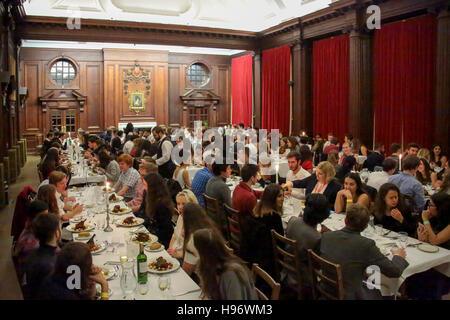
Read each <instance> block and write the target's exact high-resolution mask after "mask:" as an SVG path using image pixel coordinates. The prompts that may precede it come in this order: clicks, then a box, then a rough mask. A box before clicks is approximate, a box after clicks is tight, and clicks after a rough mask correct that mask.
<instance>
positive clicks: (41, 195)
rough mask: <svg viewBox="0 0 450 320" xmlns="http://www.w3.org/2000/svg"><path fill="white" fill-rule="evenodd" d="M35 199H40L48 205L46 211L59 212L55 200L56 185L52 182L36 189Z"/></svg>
mask: <svg viewBox="0 0 450 320" xmlns="http://www.w3.org/2000/svg"><path fill="white" fill-rule="evenodd" d="M36 199H37V200H41V201H43V202H45V203H46V204H47V205H48V212H49V213H54V214H59V208H58V201H57V200H56V187H55V186H54V185H52V184H45V185H43V186H41V187H40V188H39V190H38V194H37V198H36Z"/></svg>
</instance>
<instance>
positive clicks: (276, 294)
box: [252, 263, 281, 300]
mask: <svg viewBox="0 0 450 320" xmlns="http://www.w3.org/2000/svg"><path fill="white" fill-rule="evenodd" d="M252 273H253V277H254V279H255V283H256V279H257V277H260V278H261V279H263V280H264V282H265V283H267V285H268V286H269V287H270V288H271V289H272V293H271V295H270V300H279V298H280V290H281V286H280V284H279V283H278V282H276V281H275V280H274V279H273V278H272V277H271V276H270V275H269V274H268V273H267V272H265V271H264V270H263V269H261V268H260V267H259V266H258V264H257V263H254V264H253V266H252ZM255 289H256V293H257V294H258V297H259V300H269V298H267V296H266V295H265V294H264V293H263V292H262V291H261V290H259V289H258V288H255Z"/></svg>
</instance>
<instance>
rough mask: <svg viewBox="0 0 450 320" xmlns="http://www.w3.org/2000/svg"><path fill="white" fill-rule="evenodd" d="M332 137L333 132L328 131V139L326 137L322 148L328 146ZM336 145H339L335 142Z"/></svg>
mask: <svg viewBox="0 0 450 320" xmlns="http://www.w3.org/2000/svg"><path fill="white" fill-rule="evenodd" d="M333 138H334V133H332V132H330V133H329V134H328V139H327V141H326V142H325V143H324V144H323V148H324V149H325V148H326V147H328V146H329V145H331V144H332V143H331V141H332V140H333ZM336 146H338V147H339V143H337V144H336Z"/></svg>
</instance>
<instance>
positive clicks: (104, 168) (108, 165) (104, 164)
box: [96, 150, 120, 185]
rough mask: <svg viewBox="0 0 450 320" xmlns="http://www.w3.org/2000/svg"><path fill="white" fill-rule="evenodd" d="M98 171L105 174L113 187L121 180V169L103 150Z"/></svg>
mask: <svg viewBox="0 0 450 320" xmlns="http://www.w3.org/2000/svg"><path fill="white" fill-rule="evenodd" d="M96 157H98V161H99V163H98V166H97V170H98V171H100V172H101V173H103V174H104V175H105V176H106V179H108V181H109V182H111V183H112V184H113V185H114V184H115V183H116V182H117V180H119V176H120V167H119V164H118V163H117V161H116V160H114V159H113V158H112V157H111V156H110V155H109V154H108V153H107V151H106V150H101V151H100V152H99V153H98V155H97V156H96Z"/></svg>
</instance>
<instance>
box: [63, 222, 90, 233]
mask: <svg viewBox="0 0 450 320" xmlns="http://www.w3.org/2000/svg"><path fill="white" fill-rule="evenodd" d="M84 225H85V226H86V227H87V228H86V229H84V230H80V231H76V230H74V228H75V224H69V225H68V226H67V227H66V230H67V231H70V232H76V233H78V232H84V231H90V230H94V225H92V224H89V223H85V224H84Z"/></svg>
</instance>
